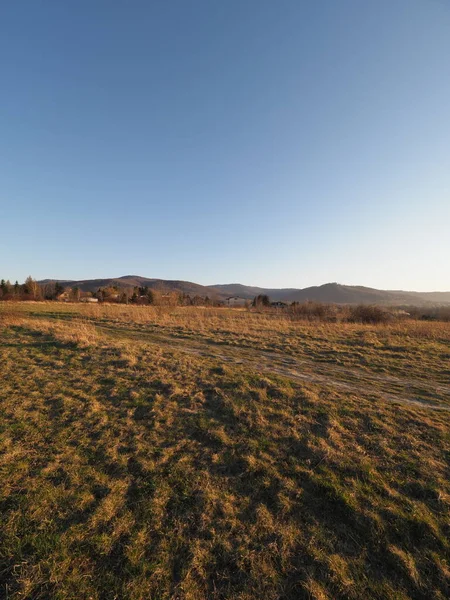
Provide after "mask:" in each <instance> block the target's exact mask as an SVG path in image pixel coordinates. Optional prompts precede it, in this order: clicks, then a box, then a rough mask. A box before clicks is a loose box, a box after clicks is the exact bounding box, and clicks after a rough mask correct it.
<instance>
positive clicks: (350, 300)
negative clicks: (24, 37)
mask: <svg viewBox="0 0 450 600" xmlns="http://www.w3.org/2000/svg"><path fill="white" fill-rule="evenodd" d="M50 281H55V280H51V279H45V280H43V281H40V282H39V283H49V282H50ZM59 283H60V284H61V285H62V286H63V287H74V286H77V287H78V288H79V289H80V290H81V291H83V292H95V291H97V290H98V288H100V287H108V286H113V285H115V286H118V287H120V288H129V287H135V286H141V287H144V286H147V287H148V288H150V289H159V290H163V291H176V292H181V293H185V294H189V295H190V296H196V295H198V296H203V297H205V296H209V297H210V298H217V299H222V300H223V299H225V298H227V297H230V296H239V297H241V298H244V299H247V300H253V298H254V297H255V296H257V295H258V294H267V295H268V296H269V297H270V299H271V300H272V301H276V300H283V301H285V302H294V301H296V302H305V301H307V300H313V301H316V302H331V303H337V304H390V305H430V304H450V292H405V291H402V290H377V289H375V288H368V287H363V286H353V285H341V284H339V283H326V284H324V285H320V286H313V287H308V288H304V289H296V288H281V289H278V288H275V289H272V288H260V287H255V286H247V285H242V284H240V283H230V284H225V285H224V284H218V285H211V286H204V285H199V284H198V283H193V282H191V281H178V280H168V279H149V278H147V277H140V276H138V275H125V276H124V277H117V278H110V279H86V280H81V281H71V280H59Z"/></svg>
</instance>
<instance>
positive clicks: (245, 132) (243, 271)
mask: <svg viewBox="0 0 450 600" xmlns="http://www.w3.org/2000/svg"><path fill="white" fill-rule="evenodd" d="M0 223H1V235H0V277H5V278H10V279H11V280H15V279H19V281H21V280H24V279H25V277H26V276H27V275H29V274H31V275H32V276H33V277H35V278H38V279H40V278H46V277H51V278H67V279H70V278H73V279H85V278H96V277H116V276H120V275H126V274H135V275H143V276H147V277H158V278H164V279H186V280H190V281H195V282H198V283H203V284H214V283H231V282H240V283H245V284H248V285H260V286H267V287H306V286H309V285H320V284H322V283H326V282H329V281H338V282H339V283H346V284H361V285H368V286H372V287H380V288H390V289H392V288H394V289H399V288H403V289H415V290H450V261H449V259H450V1H448V0H376V1H369V0H367V1H366V0H339V1H337V0H321V1H320V2H319V1H315V0H308V1H303V0H280V1H273V0H226V1H222V0H202V1H199V0H170V1H167V2H165V1H162V0H158V1H156V0H155V1H150V0H145V1H144V0H143V1H137V0H130V1H127V2H124V1H123V0H120V1H119V0H117V1H114V0H76V1H66V2H54V1H51V0H46V1H43V0H42V1H39V0H28V1H27V0H20V1H17V2H16V1H10V2H2V3H1V6H0Z"/></svg>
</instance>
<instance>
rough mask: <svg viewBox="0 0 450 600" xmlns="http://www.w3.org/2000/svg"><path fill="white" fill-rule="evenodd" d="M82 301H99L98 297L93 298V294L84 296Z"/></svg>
mask: <svg viewBox="0 0 450 600" xmlns="http://www.w3.org/2000/svg"><path fill="white" fill-rule="evenodd" d="M80 302H89V303H90V304H92V303H96V302H98V298H92V297H91V296H82V297H81V298H80Z"/></svg>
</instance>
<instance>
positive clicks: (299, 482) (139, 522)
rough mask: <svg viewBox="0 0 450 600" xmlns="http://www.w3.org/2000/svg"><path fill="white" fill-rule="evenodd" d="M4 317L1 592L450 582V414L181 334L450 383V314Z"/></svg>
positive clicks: (324, 594)
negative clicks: (195, 349)
mask: <svg viewBox="0 0 450 600" xmlns="http://www.w3.org/2000/svg"><path fill="white" fill-rule="evenodd" d="M0 323H2V326H1V327H0V336H1V337H0V339H1V344H0V353H1V356H0V361H1V362H0V365H1V377H2V379H1V384H2V385H1V387H0V405H1V410H2V421H1V424H0V477H1V481H2V487H1V492H0V510H1V515H2V519H1V521H0V581H1V585H2V587H1V588H0V589H1V591H0V595H1V594H3V596H2V597H5V598H9V599H11V600H18V599H24V598H28V599H30V600H31V599H33V600H35V599H40V598H41V599H55V600H56V599H57V600H69V599H70V600H72V599H74V598H80V599H84V598H86V599H92V600H100V599H113V598H117V599H120V600H122V599H123V600H125V599H126V600H141V599H144V598H145V599H147V598H150V599H167V600H169V599H173V600H175V599H179V600H203V599H205V600H209V599H212V600H214V599H225V598H227V599H239V600H250V599H252V600H253V599H257V598H258V599H259V598H265V599H268V600H278V599H287V600H294V599H296V600H297V599H302V598H305V599H315V600H322V599H329V600H344V599H350V600H351V599H354V600H360V599H361V598H364V599H366V598H367V599H375V598H376V599H381V598H383V599H388V600H394V599H395V600H407V599H423V600H425V599H426V600H429V599H430V598H436V599H438V600H444V599H445V598H448V597H449V581H450V579H449V577H450V565H449V556H450V543H449V539H450V520H449V512H450V484H449V469H448V464H449V458H450V426H449V419H448V413H444V412H437V411H434V412H433V411H429V410H427V409H426V408H419V407H417V408H414V407H406V406H399V405H395V404H390V403H388V402H383V401H380V400H378V401H374V390H373V386H372V385H368V386H367V393H360V392H358V393H351V392H348V393H347V392H345V393H344V392H343V391H342V390H339V389H338V388H336V389H330V388H325V387H323V386H321V385H313V384H299V383H296V382H295V381H293V380H291V379H289V378H282V377H277V376H275V375H271V374H267V373H265V374H262V373H258V372H257V371H256V370H252V369H250V368H248V367H247V366H245V365H241V366H239V365H235V364H223V362H221V361H219V360H217V358H216V357H215V356H214V355H211V356H209V357H208V356H195V355H192V354H189V353H187V352H184V351H181V348H182V347H181V346H177V342H178V341H180V340H182V341H183V342H184V343H185V344H186V345H187V346H189V345H190V344H194V343H199V340H201V341H202V342H204V343H208V344H210V345H211V346H214V347H219V348H220V347H222V346H223V347H225V346H227V347H228V346H229V347H231V348H232V349H233V350H234V351H236V352H237V353H239V352H240V349H242V348H246V349H247V350H252V349H255V351H256V348H257V347H258V346H259V347H262V348H267V349H270V350H271V351H273V352H276V353H279V354H280V355H282V354H284V353H290V355H294V354H295V355H299V356H306V355H308V356H310V357H312V359H314V361H319V362H320V361H323V362H326V361H330V360H336V357H337V356H339V354H344V356H343V357H342V358H341V361H342V362H343V363H345V364H351V365H355V364H357V363H358V361H359V360H360V358H359V355H360V354H363V355H364V356H366V357H368V358H367V359H366V360H367V362H368V364H366V365H365V366H364V369H366V370H367V373H369V370H370V369H371V370H372V371H373V372H377V373H379V372H380V370H379V369H386V372H388V373H397V374H398V373H400V372H402V369H405V368H406V367H404V366H402V364H401V363H402V360H404V361H405V362H406V363H409V364H410V365H411V369H412V371H413V372H414V373H415V374H416V375H417V376H420V375H422V376H423V377H424V378H425V377H428V379H430V378H432V377H434V376H436V377H437V378H438V380H443V379H445V376H444V375H442V373H443V372H445V369H448V361H447V363H446V362H445V358H443V357H445V356H447V358H448V357H449V356H450V354H449V345H450V335H449V329H448V327H447V328H446V327H445V326H440V324H437V323H426V324H419V325H416V324H413V323H403V324H401V325H389V326H377V327H373V326H362V325H356V324H353V325H351V324H348V325H334V324H329V325H326V326H325V325H324V326H317V325H316V326H314V325H305V324H303V325H300V324H298V323H297V324H296V323H292V322H290V321H288V320H286V319H283V318H272V317H271V316H268V315H264V314H261V315H260V314H255V313H247V312H245V311H242V312H240V311H226V310H222V311H220V310H209V309H206V310H205V309H172V310H160V309H153V308H152V307H145V308H144V307H142V308H141V307H130V308H127V307H120V306H117V307H116V306H112V307H97V306H95V307H79V306H76V305H73V306H70V305H69V306H67V305H63V306H56V307H55V305H50V304H49V305H32V304H29V305H27V306H21V307H19V308H18V310H17V311H16V313H15V314H13V312H12V311H11V310H10V311H9V313H8V315H6V314H5V313H3V312H2V313H0ZM113 330H114V332H116V333H117V336H116V337H115V336H114V335H112V333H111V332H112V331H113ZM149 333H150V334H151V335H154V336H156V335H159V336H161V339H162V336H165V339H166V340H167V343H166V344H165V345H162V344H161V345H158V344H157V343H155V341H153V342H152V343H151V344H148V343H146V340H147V338H146V335H147V334H149ZM119 334H120V335H119ZM125 334H127V335H125ZM133 336H134V337H133ZM157 339H158V338H157V337H155V340H157ZM171 344H172V345H171ZM178 347H179V348H180V350H177V349H176V348H178ZM372 362H373V365H372ZM372 371H370V372H372ZM439 378H440V379H439ZM447 380H448V371H447Z"/></svg>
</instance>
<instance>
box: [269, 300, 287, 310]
mask: <svg viewBox="0 0 450 600" xmlns="http://www.w3.org/2000/svg"><path fill="white" fill-rule="evenodd" d="M270 306H273V307H274V308H287V306H288V305H287V304H286V302H280V301H278V302H271V304H270Z"/></svg>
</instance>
